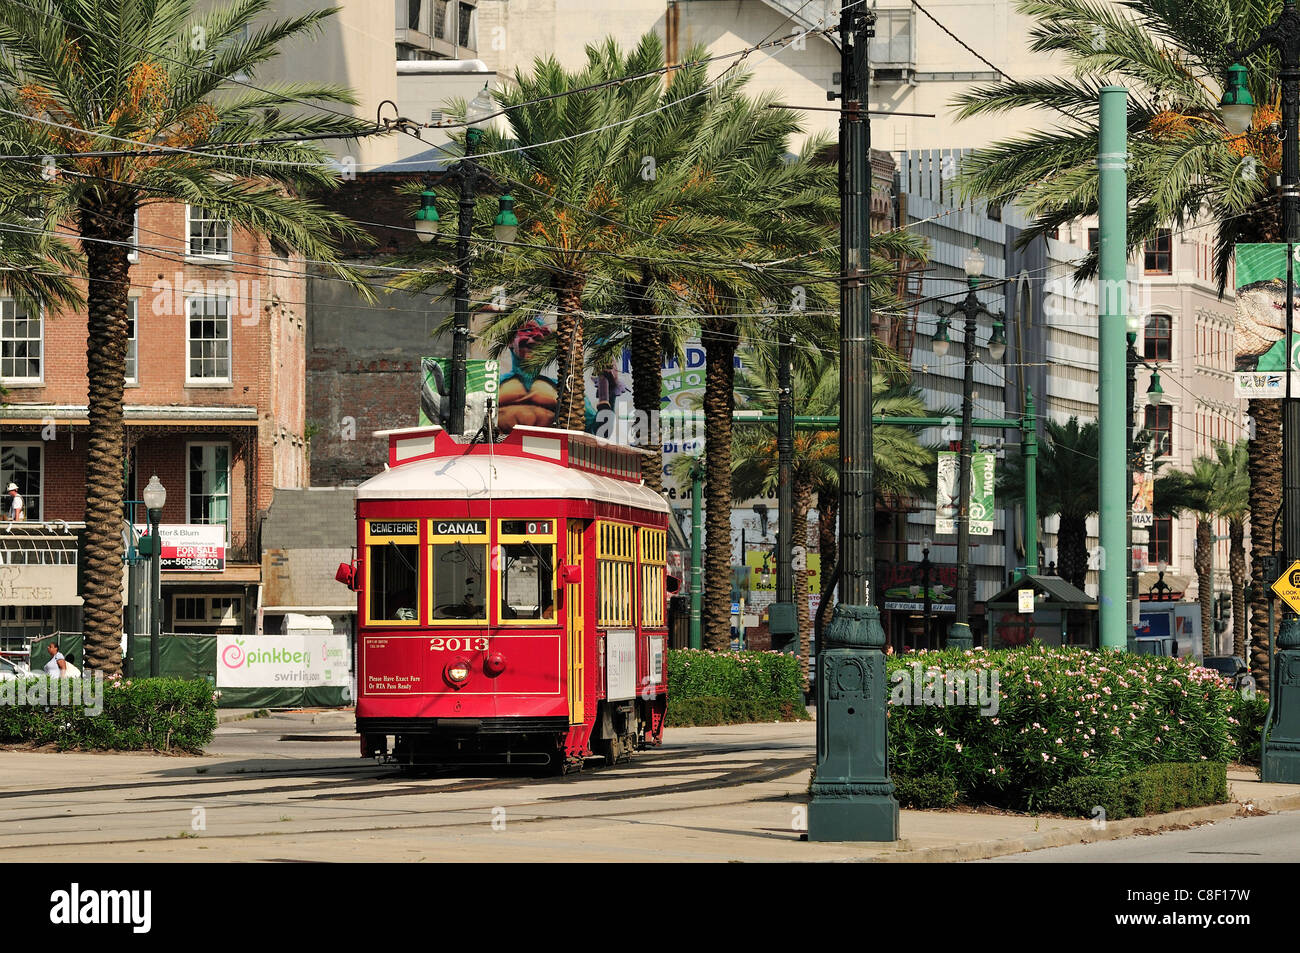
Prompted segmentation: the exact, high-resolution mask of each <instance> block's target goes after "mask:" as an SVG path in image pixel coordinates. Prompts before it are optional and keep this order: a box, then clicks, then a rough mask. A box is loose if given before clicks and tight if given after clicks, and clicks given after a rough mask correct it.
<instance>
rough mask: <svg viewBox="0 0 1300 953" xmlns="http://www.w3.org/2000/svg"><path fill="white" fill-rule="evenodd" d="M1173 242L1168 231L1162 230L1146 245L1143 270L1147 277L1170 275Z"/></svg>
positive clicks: (1172, 260) (1172, 270)
mask: <svg viewBox="0 0 1300 953" xmlns="http://www.w3.org/2000/svg"><path fill="white" fill-rule="evenodd" d="M1173 247H1174V240H1173V236H1172V234H1171V233H1170V231H1169V229H1167V228H1162V229H1160V230H1159V231H1158V232H1156V237H1155V238H1153V239H1151V240H1150V241H1149V242H1147V243H1146V254H1145V259H1146V260H1145V262H1144V270H1145V271H1146V273H1147V274H1148V275H1172V274H1173V273H1174V267H1173V263H1174V259H1173Z"/></svg>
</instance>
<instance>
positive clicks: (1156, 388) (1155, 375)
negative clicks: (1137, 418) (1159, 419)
mask: <svg viewBox="0 0 1300 953" xmlns="http://www.w3.org/2000/svg"><path fill="white" fill-rule="evenodd" d="M1165 402H1166V399H1165V389H1164V388H1163V387H1161V386H1160V372H1159V371H1157V370H1154V369H1153V370H1152V371H1151V383H1150V384H1148V385H1147V403H1148V404H1149V405H1150V406H1152V407H1159V406H1160V405H1161V404H1163V403H1165Z"/></svg>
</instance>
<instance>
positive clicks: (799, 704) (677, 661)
mask: <svg viewBox="0 0 1300 953" xmlns="http://www.w3.org/2000/svg"><path fill="white" fill-rule="evenodd" d="M666 654H667V656H668V712H667V715H666V720H665V724H668V725H678V726H681V725H725V724H736V723H740V722H750V721H789V720H792V719H804V718H807V717H808V710H807V709H806V708H805V707H804V703H803V674H802V672H801V670H800V667H799V659H798V658H797V657H796V656H794V655H788V654H783V653H780V652H708V651H704V650H701V649H670V650H669V651H668V652H667V653H666Z"/></svg>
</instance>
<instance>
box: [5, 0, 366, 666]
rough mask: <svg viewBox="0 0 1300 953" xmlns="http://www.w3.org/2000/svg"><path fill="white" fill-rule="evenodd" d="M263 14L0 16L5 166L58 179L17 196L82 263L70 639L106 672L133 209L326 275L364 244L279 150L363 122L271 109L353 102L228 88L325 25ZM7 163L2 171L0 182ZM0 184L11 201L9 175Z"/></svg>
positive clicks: (49, 11) (325, 177)
mask: <svg viewBox="0 0 1300 953" xmlns="http://www.w3.org/2000/svg"><path fill="white" fill-rule="evenodd" d="M270 5H271V4H270V0H234V2H233V3H231V4H230V5H229V6H225V7H222V8H219V9H215V10H207V9H204V10H200V9H199V6H200V5H199V4H198V3H195V2H193V0H151V2H145V0H98V2H94V3H91V2H88V0H31V2H25V3H7V4H3V5H0V49H3V50H4V55H3V57H2V58H0V109H3V112H0V142H2V143H3V144H4V145H3V151H4V152H5V153H7V154H10V155H18V156H59V157H62V158H59V159H58V169H59V172H58V174H57V175H54V176H53V177H51V178H50V179H49V180H48V181H44V180H43V181H42V183H41V185H40V187H39V188H38V189H35V190H33V191H31V192H30V193H29V201H32V202H34V203H35V204H36V205H37V207H38V210H39V211H38V214H39V217H40V218H41V219H42V220H43V221H44V222H45V223H46V224H47V226H48V225H50V224H53V223H71V224H73V225H74V226H75V227H76V228H77V230H78V232H79V235H80V246H81V249H80V250H81V254H82V256H83V257H84V267H85V277H86V281H87V290H86V302H87V309H86V310H87V325H88V329H87V335H88V355H87V357H88V370H87V377H88V379H89V386H88V401H87V403H88V418H89V425H90V426H89V438H88V439H89V447H88V460H87V472H86V533H85V549H84V553H85V587H84V598H85V607H84V632H85V639H86V658H87V660H88V664H90V665H91V666H92V667H93V668H97V669H101V670H103V671H105V672H110V673H111V672H114V671H117V670H118V669H119V667H120V664H121V653H120V643H121V634H122V596H121V593H122V557H123V541H122V536H121V514H122V490H123V487H122V451H123V447H122V443H123V437H122V434H123V428H122V388H123V377H124V369H125V360H126V349H127V340H126V327H127V324H126V320H127V319H126V315H127V301H128V290H129V287H130V277H129V274H128V261H127V256H128V254H129V253H130V250H131V243H132V231H133V227H132V225H133V218H134V215H135V213H136V210H137V209H139V208H140V207H141V206H142V205H150V204H158V203H173V202H188V203H191V204H195V205H202V206H205V207H206V208H209V209H211V210H212V213H213V214H214V215H216V216H220V217H222V218H225V219H229V220H230V221H231V222H232V224H233V225H234V226H235V227H237V228H242V229H244V230H246V231H248V232H251V233H253V234H256V235H260V236H265V237H267V238H270V239H271V240H272V241H274V242H276V243H278V244H279V245H280V246H281V247H284V248H287V249H290V250H291V251H293V252H296V253H298V254H301V255H302V256H303V257H305V258H309V259H314V260H317V261H321V262H324V263H326V265H327V266H328V267H331V268H332V269H333V271H334V272H335V273H336V274H339V275H349V273H348V272H347V271H346V270H345V269H343V268H342V267H341V266H339V265H337V258H336V255H335V245H334V242H335V240H336V239H337V238H340V237H343V236H347V237H350V238H353V239H357V240H361V239H362V238H363V233H362V232H361V230H360V229H358V228H356V227H355V226H353V225H352V224H351V223H349V222H348V221H347V220H346V219H344V218H342V217H341V216H338V215H335V214H332V213H330V212H327V211H325V210H324V209H323V208H322V207H320V206H319V205H317V204H315V203H314V202H310V201H304V200H303V199H301V198H299V197H298V196H296V195H295V194H294V192H295V190H297V189H300V188H303V187H310V188H318V189H328V188H331V187H333V186H334V185H335V184H336V182H337V174H336V173H335V172H333V171H331V170H330V165H329V163H328V161H327V160H328V155H327V154H326V153H325V152H324V151H323V150H322V149H321V148H320V147H319V146H316V145H313V144H311V143H307V142H295V141H284V140H286V139H288V140H292V139H295V138H298V137H302V136H323V135H333V136H337V137H340V138H345V137H347V136H349V135H352V134H355V133H356V132H357V131H359V129H360V128H362V127H363V125H364V124H362V123H359V122H358V121H356V120H354V119H352V118H350V117H347V116H344V115H342V114H341V113H335V112H332V111H331V112H324V111H317V112H315V113H312V114H303V113H301V112H300V111H290V110H284V111H283V112H276V111H275V107H280V106H284V105H287V104H290V103H292V102H294V101H296V100H299V99H311V100H315V101H317V102H320V103H332V102H334V103H350V102H352V101H353V97H352V96H351V94H350V93H348V92H347V91H345V90H343V89H340V88H337V87H334V86H326V85H316V84H310V83H294V84H290V85H285V86H280V87H270V88H267V89H250V88H247V87H236V86H235V85H233V84H232V83H231V82H230V81H229V78H230V77H234V76H236V75H240V74H248V75H250V76H256V73H257V69H258V67H259V66H261V65H262V64H264V63H266V62H267V61H268V60H270V59H272V58H273V57H274V56H275V55H276V53H277V50H278V48H279V46H280V44H281V43H283V42H285V41H287V40H290V39H293V38H295V37H298V36H301V35H303V34H306V33H310V32H311V31H312V30H313V29H315V28H316V27H317V26H318V25H319V24H320V22H321V20H322V19H323V18H324V17H326V16H328V15H329V13H330V11H317V12H312V13H305V14H302V15H300V16H295V17H290V18H287V19H284V20H278V21H274V22H267V23H264V24H262V25H261V26H254V21H255V20H256V19H257V18H258V17H259V16H260V15H261V14H262V13H264V12H265V11H266V10H267V9H268V8H269V7H270ZM245 29H247V30H248V31H249V32H248V35H247V36H243V34H244V31H245ZM196 37H201V38H202V42H195V39H196ZM265 140H275V141H273V142H265V143H264V141H265ZM142 151H144V152H149V153H151V154H149V155H147V156H140V155H139V153H140V152H142ZM78 153H80V154H82V155H80V156H78V155H76V154H78ZM154 153H156V154H154ZM12 168H13V166H12V165H11V164H10V163H6V173H7V174H8V172H9V170H10V169H12ZM0 189H3V190H4V195H5V197H6V198H7V199H8V201H7V202H5V203H4V204H6V205H9V206H10V207H12V206H13V203H14V185H13V182H12V180H11V181H9V182H7V183H6V184H5V185H3V186H0ZM55 261H56V262H57V259H55ZM357 284H358V286H362V283H361V282H359V281H358V282H357Z"/></svg>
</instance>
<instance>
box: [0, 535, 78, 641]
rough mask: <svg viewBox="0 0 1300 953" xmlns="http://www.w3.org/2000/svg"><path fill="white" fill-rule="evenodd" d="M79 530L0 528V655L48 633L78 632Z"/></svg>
mask: <svg viewBox="0 0 1300 953" xmlns="http://www.w3.org/2000/svg"><path fill="white" fill-rule="evenodd" d="M80 529H81V526H80V525H79V524H78V525H73V524H68V523H64V522H62V521H59V522H57V523H9V522H6V523H0V651H20V650H21V649H22V647H23V646H24V645H25V644H26V643H27V642H29V641H30V640H32V639H35V638H39V637H41V636H43V635H49V634H50V633H52V632H80V631H81V597H80V596H79V595H77V591H78V586H77V565H78V564H77V550H78V537H77V534H78V532H79V531H80Z"/></svg>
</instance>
